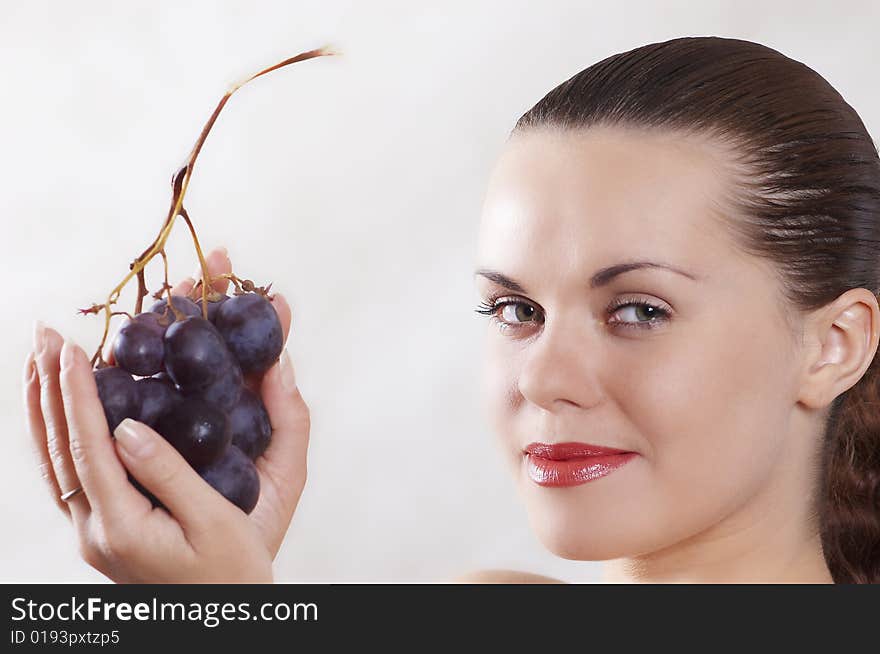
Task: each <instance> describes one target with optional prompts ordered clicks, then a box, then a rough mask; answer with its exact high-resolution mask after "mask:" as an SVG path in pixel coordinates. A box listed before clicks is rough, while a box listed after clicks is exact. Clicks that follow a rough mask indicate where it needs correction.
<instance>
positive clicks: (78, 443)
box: [69, 434, 89, 463]
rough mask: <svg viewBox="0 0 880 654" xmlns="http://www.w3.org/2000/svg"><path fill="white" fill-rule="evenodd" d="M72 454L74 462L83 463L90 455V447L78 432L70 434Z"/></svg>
mask: <svg viewBox="0 0 880 654" xmlns="http://www.w3.org/2000/svg"><path fill="white" fill-rule="evenodd" d="M69 447H70V456H71V458H72V459H73V461H74V463H83V462H84V461H86V460H87V459H88V457H89V452H88V447H87V446H86V444H85V443H84V442H83V440H82V438H80V437H79V436H77V435H76V434H70V443H69Z"/></svg>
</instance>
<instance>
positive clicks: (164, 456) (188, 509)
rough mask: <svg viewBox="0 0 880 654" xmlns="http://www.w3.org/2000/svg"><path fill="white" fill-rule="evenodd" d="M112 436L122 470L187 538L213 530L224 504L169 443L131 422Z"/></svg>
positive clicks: (143, 425) (122, 425) (130, 420)
mask: <svg viewBox="0 0 880 654" xmlns="http://www.w3.org/2000/svg"><path fill="white" fill-rule="evenodd" d="M113 435H114V436H115V437H116V451H117V452H118V453H119V457H120V458H121V459H122V462H123V463H124V464H125V467H126V468H127V469H128V471H129V472H130V473H131V474H132V476H134V478H135V479H137V480H138V482H139V483H140V484H141V485H143V486H144V488H146V489H147V490H148V491H150V492H151V493H152V494H153V495H155V496H156V497H157V498H158V499H159V501H161V502H162V504H164V505H165V507H166V508H167V509H168V511H169V512H170V513H171V515H173V516H174V517H175V519H176V520H177V521H178V522H179V523H180V525H181V526H182V527H183V530H184V531H185V532H186V533H187V534H188V535H197V534H201V533H205V532H208V531H210V530H211V529H212V528H213V527H214V525H215V524H216V522H217V514H218V511H222V506H223V505H225V504H226V501H225V500H223V498H222V496H220V495H218V494H217V492H216V491H215V490H214V489H213V488H211V486H210V485H208V483H207V482H206V481H205V480H204V479H202V478H201V477H200V476H199V474H198V473H197V472H196V471H195V470H194V469H193V467H192V466H191V465H190V464H189V463H187V461H186V459H184V458H183V456H181V454H180V452H178V451H177V450H176V449H174V446H173V445H171V443H169V442H168V441H167V440H165V439H164V438H163V437H162V436H161V435H160V434H159V433H157V432H156V431H154V430H153V429H151V428H150V427H148V426H147V425H145V424H143V423H142V422H137V421H136V420H132V419H131V418H126V419H125V420H123V421H122V422H121V423H119V426H118V427H117V428H116V430H115V431H114V432H113ZM230 506H231V505H230Z"/></svg>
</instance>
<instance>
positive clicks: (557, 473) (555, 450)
mask: <svg viewBox="0 0 880 654" xmlns="http://www.w3.org/2000/svg"><path fill="white" fill-rule="evenodd" d="M523 453H524V454H525V457H526V463H527V467H528V475H529V478H530V479H531V480H532V481H533V482H535V483H536V484H538V485H539V486H552V487H558V486H576V485H579V484H584V483H586V482H588V481H592V480H594V479H598V478H600V477H604V476H606V475H609V474H611V473H612V472H614V471H615V470H617V469H618V468H620V467H622V466H624V465H625V464H626V463H628V462H629V461H631V460H632V459H633V458H635V457H636V456H637V454H636V453H635V452H629V451H626V450H619V449H616V448H612V447H602V446H599V445H591V444H589V443H577V442H568V443H554V444H549V443H530V444H529V445H528V446H526V448H525V449H524V450H523Z"/></svg>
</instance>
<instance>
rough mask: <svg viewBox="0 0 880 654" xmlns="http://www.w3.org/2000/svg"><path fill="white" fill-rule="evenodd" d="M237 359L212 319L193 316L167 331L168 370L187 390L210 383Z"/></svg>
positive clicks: (203, 386) (197, 388) (194, 389)
mask: <svg viewBox="0 0 880 654" xmlns="http://www.w3.org/2000/svg"><path fill="white" fill-rule="evenodd" d="M231 363H234V359H233V358H232V355H231V353H230V352H229V350H228V349H227V347H226V344H225V343H224V342H223V337H222V336H220V333H219V332H218V331H217V329H216V328H215V327H214V325H212V324H211V323H210V322H208V321H207V320H205V319H204V318H201V317H198V316H190V317H188V318H184V319H183V320H181V321H179V322H175V323H174V324H173V325H171V326H170V327H169V328H168V331H167V332H165V370H166V371H167V372H168V374H169V375H170V376H171V380H172V381H173V382H174V383H175V384H177V385H178V386H179V387H180V388H181V390H183V391H184V392H185V393H190V392H195V391H198V390H200V389H203V388H205V387H207V386H208V385H209V384H211V382H213V381H215V380H216V379H219V378H220V376H221V375H222V374H223V373H224V372H226V370H227V369H228V368H229V366H230V364H231Z"/></svg>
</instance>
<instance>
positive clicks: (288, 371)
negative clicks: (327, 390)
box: [252, 349, 311, 543]
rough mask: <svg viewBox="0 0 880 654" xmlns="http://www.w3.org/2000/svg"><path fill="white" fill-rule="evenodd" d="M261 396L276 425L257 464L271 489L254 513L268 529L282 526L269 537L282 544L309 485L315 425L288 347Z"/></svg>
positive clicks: (264, 380)
mask: <svg viewBox="0 0 880 654" xmlns="http://www.w3.org/2000/svg"><path fill="white" fill-rule="evenodd" d="M261 396H262V400H263V404H264V405H265V407H266V411H267V413H268V414H269V422H270V423H271V425H272V440H271V441H270V443H269V447H268V448H267V449H266V451H265V452H264V453H263V455H262V456H260V457H258V458H257V460H256V462H255V464H256V466H257V470H258V471H259V473H260V481H261V486H262V485H264V484H265V485H266V486H267V491H269V490H271V492H265V493H264V492H261V493H260V499H259V501H258V502H257V506H256V507H254V511H253V513H252V515H253V516H254V519H255V520H256V521H257V523H258V524H260V525H261V526H263V527H264V528H265V527H266V526H267V525H268V526H270V527H271V526H275V528H276V529H279V530H280V531H281V533H280V534H279V533H268V534H266V536H267V537H268V538H269V539H270V542H275V541H277V542H279V543H280V539H281V538H283V536H284V533H283V532H284V530H286V529H287V524H288V523H289V522H290V517H291V516H292V515H293V512H294V511H295V510H296V505H297V503H298V502H299V498H300V495H301V494H302V491H303V487H304V486H305V482H306V473H307V471H306V467H307V466H306V464H307V452H308V447H309V429H310V426H311V419H310V416H309V408H308V406H307V405H306V403H305V401H304V400H303V397H302V395H301V394H300V392H299V387H298V386H297V384H296V375H295V372H294V369H293V363H292V362H291V360H290V355H289V353H288V352H287V350H286V349H285V350H284V351H283V352H282V353H281V358H280V361H279V362H278V363H276V364H275V365H274V366H272V368H270V369H269V371H268V372H267V373H266V376H265V377H264V379H263V384H262V387H261ZM279 516H280V519H279ZM273 517H274V520H273Z"/></svg>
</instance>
